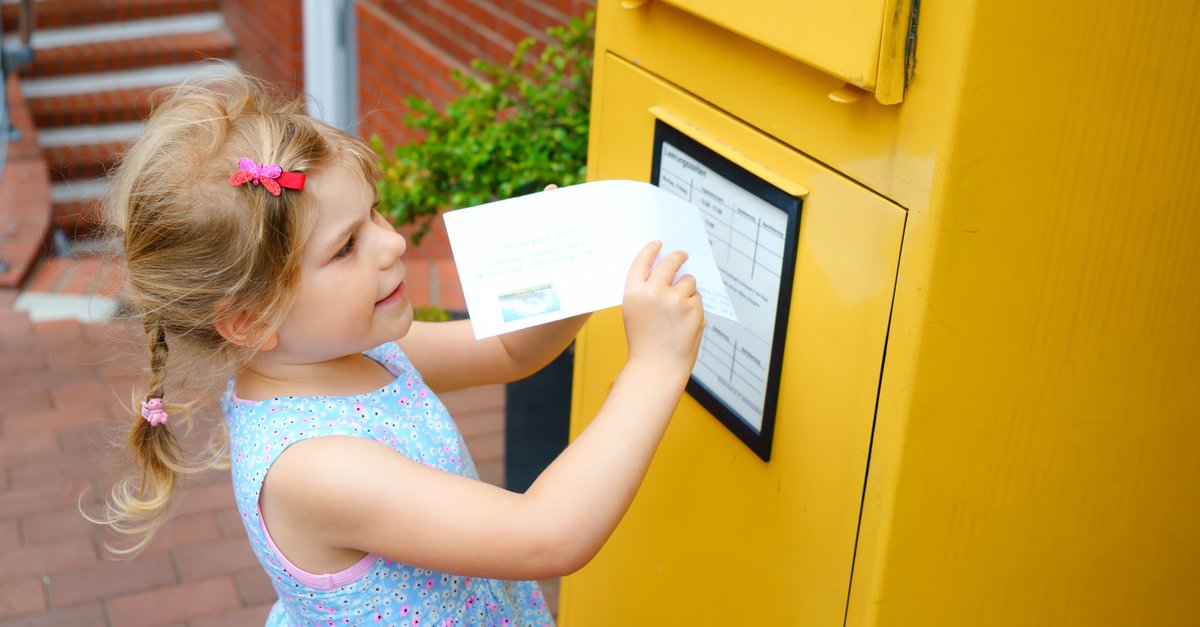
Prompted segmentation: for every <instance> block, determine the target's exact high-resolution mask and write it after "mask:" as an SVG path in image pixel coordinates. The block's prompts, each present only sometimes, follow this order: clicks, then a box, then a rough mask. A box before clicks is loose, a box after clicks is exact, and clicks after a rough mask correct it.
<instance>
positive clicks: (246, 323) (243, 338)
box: [215, 307, 279, 351]
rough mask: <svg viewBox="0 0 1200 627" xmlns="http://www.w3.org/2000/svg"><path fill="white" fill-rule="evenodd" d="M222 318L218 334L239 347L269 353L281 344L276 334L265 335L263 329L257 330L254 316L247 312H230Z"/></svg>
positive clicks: (217, 325) (242, 310)
mask: <svg viewBox="0 0 1200 627" xmlns="http://www.w3.org/2000/svg"><path fill="white" fill-rule="evenodd" d="M221 309H223V310H226V313H225V314H224V315H222V316H220V317H219V318H218V320H217V323H216V325H215V326H216V329H217V333H220V334H221V337H223V338H225V340H226V341H228V342H230V343H232V344H236V345H238V346H246V347H250V348H254V349H256V350H260V351H269V350H271V349H273V348H275V346H276V345H277V344H279V335H278V334H276V333H270V334H264V333H263V331H262V329H256V328H255V325H254V315H253V314H252V313H251V312H249V311H247V310H245V309H240V310H237V311H229V310H228V308H225V307H222V308H221Z"/></svg>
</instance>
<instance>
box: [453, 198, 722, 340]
mask: <svg viewBox="0 0 1200 627" xmlns="http://www.w3.org/2000/svg"><path fill="white" fill-rule="evenodd" d="M444 218H445V221H446V233H447V234H448V235H449V237H450V247H451V249H452V250H453V252H454V261H455V264H456V265H457V266H458V276H459V281H460V283H461V285H462V289H463V295H464V296H465V297H466V301H467V310H468V312H469V314H470V316H471V323H472V325H473V327H474V330H475V337H476V338H485V337H490V336H493V335H498V334H501V333H507V332H509V331H516V330H518V329H524V328H527V327H531V326H536V325H539V324H543V323H546V322H551V321H554V320H561V319H563V318H569V317H571V316H575V315H578V314H583V313H588V312H592V311H597V310H600V309H604V308H607V307H613V306H616V305H620V304H621V298H622V295H623V294H624V287H625V276H626V275H627V274H628V272H629V267H630V265H631V264H632V263H633V259H634V257H635V256H637V253H638V251H640V250H641V249H642V248H643V247H644V246H645V245H646V244H648V243H649V242H651V241H654V240H662V242H663V252H662V254H664V255H665V254H667V253H670V252H671V251H675V250H684V251H687V253H688V260H687V263H685V264H684V266H683V269H682V270H680V274H681V275H682V274H691V275H692V276H694V277H695V278H696V289H697V291H698V292H699V293H700V296H701V299H702V301H703V303H704V310H705V311H706V312H708V313H710V314H713V315H717V316H721V317H724V318H728V319H730V320H735V321H736V320H737V316H736V314H735V313H734V311H733V305H732V303H731V302H730V300H729V295H728V293H726V291H725V283H724V281H723V280H722V279H721V274H720V272H719V271H718V270H717V265H716V262H715V261H714V259H713V254H712V247H711V246H710V244H709V241H708V235H707V233H706V231H705V229H704V223H703V222H702V219H701V217H700V210H699V209H697V208H696V207H695V206H694V205H692V204H691V203H689V202H687V201H686V200H683V199H682V198H679V197H678V196H675V195H674V194H671V193H670V192H667V191H664V190H662V189H659V188H658V187H656V186H654V185H651V184H649V183H641V182H637V181H597V182H594V183H584V184H582V185H572V186H570V187H563V188H559V189H553V190H550V191H546V192H539V193H535V194H529V195H527V196H521V197H519V198H510V199H507V200H500V201H497V202H493V203H488V204H485V205H479V206H477V207H469V208H466V209H459V210H456V211H450V212H447V213H446V214H444Z"/></svg>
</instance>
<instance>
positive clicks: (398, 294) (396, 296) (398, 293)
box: [375, 281, 405, 309]
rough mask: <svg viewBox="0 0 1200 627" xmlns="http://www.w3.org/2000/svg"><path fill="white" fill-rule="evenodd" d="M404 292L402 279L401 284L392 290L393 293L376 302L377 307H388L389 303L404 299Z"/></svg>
mask: <svg viewBox="0 0 1200 627" xmlns="http://www.w3.org/2000/svg"><path fill="white" fill-rule="evenodd" d="M404 293H405V289H404V281H401V282H400V284H399V285H397V286H396V289H394V290H392V293H391V294H388V295H387V296H384V297H383V299H382V300H379V301H377V302H376V303H375V308H376V309H378V308H379V307H387V306H388V305H392V304H395V303H398V302H400V301H401V300H404Z"/></svg>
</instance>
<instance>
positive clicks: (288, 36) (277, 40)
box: [221, 0, 304, 89]
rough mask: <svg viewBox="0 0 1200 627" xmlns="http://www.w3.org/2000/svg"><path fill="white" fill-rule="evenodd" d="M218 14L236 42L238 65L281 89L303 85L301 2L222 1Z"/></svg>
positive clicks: (297, 0) (271, 0)
mask: <svg viewBox="0 0 1200 627" xmlns="http://www.w3.org/2000/svg"><path fill="white" fill-rule="evenodd" d="M221 4H222V6H221V12H222V13H223V14H224V16H225V23H226V25H227V26H228V27H229V30H230V32H232V33H233V36H234V37H235V38H236V39H237V45H238V52H237V63H238V65H239V66H240V67H241V68H242V69H243V70H245V71H246V72H248V73H249V74H251V75H253V76H257V77H259V78H262V79H264V80H267V81H270V82H272V83H277V84H279V85H281V86H295V87H296V88H297V89H302V88H303V85H304V16H303V14H302V13H301V8H300V7H301V0H253V1H251V0H224V2H222V3H221Z"/></svg>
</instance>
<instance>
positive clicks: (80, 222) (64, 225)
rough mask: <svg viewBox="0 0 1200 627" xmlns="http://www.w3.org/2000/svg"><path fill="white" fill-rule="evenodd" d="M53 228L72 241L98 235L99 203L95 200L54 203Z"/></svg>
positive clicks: (71, 200)
mask: <svg viewBox="0 0 1200 627" xmlns="http://www.w3.org/2000/svg"><path fill="white" fill-rule="evenodd" d="M53 211H54V217H53V220H54V226H55V228H57V229H59V230H60V231H62V232H63V234H65V235H66V236H67V238H69V239H71V240H72V241H74V240H83V239H88V238H93V237H96V236H97V235H99V234H100V232H101V228H100V201H99V199H97V198H74V199H70V200H61V201H58V202H55V203H54V209H53Z"/></svg>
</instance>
